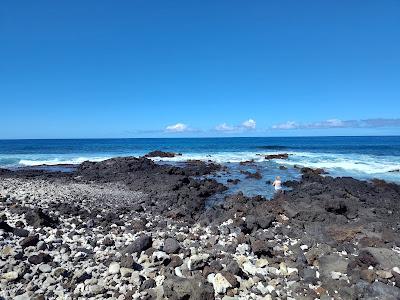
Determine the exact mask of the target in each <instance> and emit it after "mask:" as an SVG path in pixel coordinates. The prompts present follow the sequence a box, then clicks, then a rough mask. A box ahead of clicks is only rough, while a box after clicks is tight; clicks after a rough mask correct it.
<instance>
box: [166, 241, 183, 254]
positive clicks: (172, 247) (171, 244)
mask: <svg viewBox="0 0 400 300" xmlns="http://www.w3.org/2000/svg"><path fill="white" fill-rule="evenodd" d="M180 248H181V245H180V244H179V242H178V241H177V240H176V239H173V238H167V239H166V240H165V242H164V251H165V252H166V253H168V254H174V253H178V252H179V249H180Z"/></svg>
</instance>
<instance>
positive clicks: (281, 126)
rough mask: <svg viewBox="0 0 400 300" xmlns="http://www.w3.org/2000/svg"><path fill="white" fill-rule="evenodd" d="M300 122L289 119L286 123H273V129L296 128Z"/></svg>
mask: <svg viewBox="0 0 400 300" xmlns="http://www.w3.org/2000/svg"><path fill="white" fill-rule="evenodd" d="M298 126H299V125H298V124H297V123H296V122H294V121H287V122H286V123H282V124H276V125H273V126H272V128H273V129H296V128H298Z"/></svg>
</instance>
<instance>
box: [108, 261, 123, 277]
mask: <svg viewBox="0 0 400 300" xmlns="http://www.w3.org/2000/svg"><path fill="white" fill-rule="evenodd" d="M120 268H121V267H120V264H119V263H118V262H112V263H110V266H109V267H108V273H110V274H113V275H114V274H119V270H120Z"/></svg>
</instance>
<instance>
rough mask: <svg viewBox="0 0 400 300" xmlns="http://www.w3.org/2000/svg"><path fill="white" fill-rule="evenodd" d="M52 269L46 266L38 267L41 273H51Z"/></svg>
mask: <svg viewBox="0 0 400 300" xmlns="http://www.w3.org/2000/svg"><path fill="white" fill-rule="evenodd" d="M51 269H52V267H51V266H50V265H48V264H43V265H40V266H39V270H40V272H42V273H50V272H51Z"/></svg>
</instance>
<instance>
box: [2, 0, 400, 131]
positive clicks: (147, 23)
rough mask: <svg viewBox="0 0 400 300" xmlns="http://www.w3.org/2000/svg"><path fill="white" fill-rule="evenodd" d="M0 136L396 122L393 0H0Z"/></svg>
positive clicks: (397, 41)
mask: <svg viewBox="0 0 400 300" xmlns="http://www.w3.org/2000/svg"><path fill="white" fill-rule="evenodd" d="M0 104H1V106H0V112H1V126H0V138H74V137H146V136H149V137H153V136H231V135H232V136H238V135H239V136H288V135H364V134H366V135H368V134H371V135H380V134H382V135H386V134H400V1H398V0H387V1H385V0H382V1H375V0H374V1H369V0H360V1H320V0H315V1H298V0H293V1H282V0H279V1H278V0H277V1H267V0H262V1H236V0H226V1H215V0H214V1H205V0H202V1H190V0H182V1H173V0H168V1H164V0H160V1H151V0H130V1H111V0H109V1H102V0H93V1H89V0H85V1H81V0H79V1H75V0H68V1H41V0H35V1H30V0H29V1H18V0H15V1H13V0H8V1H2V3H1V5H0Z"/></svg>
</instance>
